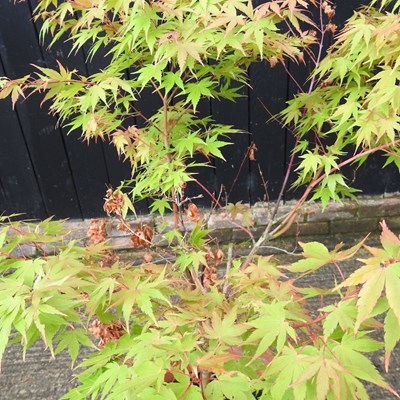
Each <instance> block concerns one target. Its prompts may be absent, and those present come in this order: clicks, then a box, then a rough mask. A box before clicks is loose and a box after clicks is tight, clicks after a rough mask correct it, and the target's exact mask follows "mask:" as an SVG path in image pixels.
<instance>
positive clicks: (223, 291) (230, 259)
mask: <svg viewBox="0 0 400 400" xmlns="http://www.w3.org/2000/svg"><path fill="white" fill-rule="evenodd" d="M232 255H233V243H229V247H228V259H227V261H226V271H225V282H224V286H223V288H222V293H223V294H226V292H227V290H228V286H229V283H228V281H227V279H226V277H227V275H228V273H229V271H230V269H231V267H232Z"/></svg>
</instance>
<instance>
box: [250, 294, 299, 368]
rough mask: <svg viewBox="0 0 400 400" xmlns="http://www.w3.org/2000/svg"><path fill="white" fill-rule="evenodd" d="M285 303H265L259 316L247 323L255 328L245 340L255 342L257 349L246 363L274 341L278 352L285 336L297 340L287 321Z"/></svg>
mask: <svg viewBox="0 0 400 400" xmlns="http://www.w3.org/2000/svg"><path fill="white" fill-rule="evenodd" d="M285 304H286V303H282V302H273V303H271V304H266V305H264V307H263V309H262V310H261V311H260V317H259V318H256V319H254V320H252V321H250V322H248V325H250V326H252V327H254V328H255V329H254V331H253V332H252V333H251V334H250V336H249V337H248V338H247V341H246V342H247V343H249V344H253V343H256V344H257V349H256V351H255V352H254V356H253V358H252V359H251V360H250V361H249V363H248V365H249V364H251V363H252V362H253V361H254V360H255V359H256V358H257V357H259V356H260V355H261V354H263V353H264V352H265V351H266V350H267V349H268V348H269V347H270V346H272V344H273V343H274V342H276V349H277V351H278V352H280V351H282V349H283V347H284V344H285V342H286V340H287V336H290V337H291V338H292V339H293V340H294V341H296V340H297V336H296V332H295V330H294V329H293V328H292V327H291V326H290V325H289V323H288V321H287V315H286V314H287V313H286V310H285V308H284V305H285Z"/></svg>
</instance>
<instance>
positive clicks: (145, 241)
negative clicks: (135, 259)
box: [131, 224, 153, 247]
mask: <svg viewBox="0 0 400 400" xmlns="http://www.w3.org/2000/svg"><path fill="white" fill-rule="evenodd" d="M152 240H153V229H152V228H151V227H150V226H149V225H147V224H144V225H143V226H142V227H139V226H137V227H136V228H135V230H134V233H133V235H132V236H131V241H132V244H133V247H150V246H151V241H152Z"/></svg>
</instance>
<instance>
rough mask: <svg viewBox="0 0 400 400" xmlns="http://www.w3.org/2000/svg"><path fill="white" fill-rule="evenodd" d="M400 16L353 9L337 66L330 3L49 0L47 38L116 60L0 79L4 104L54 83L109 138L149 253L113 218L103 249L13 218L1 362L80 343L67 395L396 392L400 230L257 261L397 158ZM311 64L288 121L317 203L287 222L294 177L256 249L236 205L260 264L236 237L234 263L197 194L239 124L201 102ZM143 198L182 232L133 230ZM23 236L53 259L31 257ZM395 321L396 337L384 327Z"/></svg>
mask: <svg viewBox="0 0 400 400" xmlns="http://www.w3.org/2000/svg"><path fill="white" fill-rule="evenodd" d="M310 7H316V9H317V11H318V13H319V15H320V23H319V24H316V23H315V22H313V20H312V19H311V18H310V16H309V14H310V13H309V11H308V8H310ZM385 7H386V8H385ZM399 9H400V2H399V1H393V2H391V1H389V0H384V1H381V2H378V1H373V2H372V4H371V5H370V6H369V7H366V8H363V9H361V10H360V11H357V12H356V13H355V14H354V15H353V17H352V18H351V19H350V20H349V21H348V22H347V24H346V26H345V28H344V29H343V30H342V31H341V32H340V33H339V35H337V37H336V40H335V43H334V44H333V46H331V48H330V49H329V51H328V53H327V55H326V57H324V58H323V57H322V50H323V43H324V37H325V35H327V34H328V33H329V32H330V31H334V30H335V27H334V24H333V22H332V18H333V16H334V9H333V8H332V6H331V5H330V4H328V2H322V1H319V2H317V1H309V2H307V1H304V0H280V1H270V2H265V3H262V4H261V5H259V6H257V7H255V6H253V4H252V2H251V1H244V0H228V1H222V0H159V1H132V0H69V1H59V0H40V1H39V3H38V6H37V8H36V11H35V13H36V14H35V15H36V16H35V18H36V19H37V20H39V21H41V23H42V30H41V35H42V38H43V39H44V38H45V37H47V36H48V35H50V36H51V37H52V42H55V41H57V40H62V38H64V37H68V38H69V39H70V40H71V42H72V51H76V50H78V49H80V48H81V47H82V46H84V45H89V46H90V52H89V57H91V56H93V55H94V54H96V52H97V51H99V49H100V48H106V49H107V51H108V56H109V57H110V62H109V64H108V66H107V67H106V68H104V69H103V70H101V71H100V72H97V73H95V74H92V75H90V76H88V77H84V76H81V75H80V74H78V73H77V71H69V70H67V69H66V68H65V67H63V66H62V65H61V64H59V66H58V69H57V70H54V69H50V68H43V67H37V68H36V72H35V73H33V74H32V75H28V76H25V77H22V78H20V79H16V80H9V79H7V78H2V79H1V80H0V88H1V90H0V98H5V97H7V96H11V98H12V101H13V104H14V105H15V104H17V102H18V99H19V97H21V96H22V97H25V96H27V95H30V94H31V93H35V92H46V94H45V96H44V100H46V101H49V102H50V104H51V105H50V110H51V112H52V113H54V114H55V115H57V116H58V117H59V119H60V123H61V124H64V125H66V126H68V127H69V128H70V129H71V130H72V131H73V130H77V131H79V132H81V133H82V136H83V137H84V138H85V139H86V140H88V141H89V140H90V139H95V140H96V139H104V138H105V137H108V138H110V139H111V140H112V142H113V143H114V145H115V147H116V150H117V152H118V153H119V154H120V155H121V156H122V157H124V158H125V159H126V160H128V161H129V162H130V164H131V166H132V179H131V180H130V181H128V182H124V183H122V184H121V187H120V188H118V189H116V190H113V189H109V190H108V191H107V196H106V202H105V206H104V209H105V211H106V212H107V213H108V215H113V216H116V217H117V218H119V219H120V224H119V229H120V230H123V231H126V232H129V234H131V235H132V236H131V238H132V244H133V246H135V247H140V248H148V249H149V251H148V252H147V253H146V254H145V255H144V259H143V260H140V262H139V263H138V265H132V263H126V262H122V261H121V260H119V258H118V256H117V255H116V254H114V253H113V252H112V249H111V248H110V247H109V246H108V245H107V244H106V243H104V241H105V239H106V237H105V236H106V235H105V223H104V222H98V221H94V222H93V224H92V226H91V228H90V230H89V233H88V234H89V237H90V243H81V242H79V241H74V240H71V239H69V238H68V232H67V231H66V230H65V228H63V226H62V224H61V223H60V222H57V221H51V220H46V221H43V222H40V223H38V224H32V223H24V222H15V221H13V220H12V219H8V218H6V217H1V218H0V223H1V228H0V290H1V293H2V296H1V297H0V355H2V354H3V353H4V350H5V348H6V346H7V345H8V344H10V343H14V342H20V343H21V344H22V346H23V350H24V352H25V351H26V350H27V349H28V348H29V347H30V346H31V345H32V344H33V343H34V342H35V341H36V340H38V339H40V338H41V339H42V340H43V341H44V342H45V344H46V345H47V347H48V349H49V350H50V352H51V353H52V354H53V355H56V354H58V353H59V352H61V351H63V350H65V349H67V350H68V352H69V354H70V356H71V360H72V363H75V361H76V360H77V358H78V355H79V354H80V350H81V347H82V346H88V347H92V348H93V349H94V350H95V351H94V352H93V353H92V354H91V355H90V356H88V358H87V359H85V360H84V361H83V362H82V363H81V364H80V366H81V367H82V372H81V373H80V374H79V375H78V380H79V385H78V386H77V387H76V388H75V389H72V390H71V391H70V392H69V393H67V394H66V395H65V396H64V398H65V399H74V400H79V399H87V398H91V399H105V398H107V399H116V400H117V399H133V398H135V399H136V398H137V399H152V400H153V399H171V400H177V399H188V400H198V399H200V400H205V399H208V400H213V399H215V400H219V399H231V400H234V399H235V400H242V399H244V400H247V399H265V400H267V399H273V400H279V399H285V400H289V399H295V400H300V399H318V400H319V399H321V400H322V399H329V400H331V399H352V398H357V399H368V394H367V392H366V389H365V387H364V383H363V382H371V383H374V384H375V385H378V386H380V387H383V388H385V389H387V390H388V391H390V392H391V393H393V394H394V395H397V393H396V392H395V391H394V390H393V389H392V388H391V387H390V386H389V385H388V384H387V383H386V382H385V381H384V379H383V378H382V377H381V375H380V374H379V372H378V371H377V369H376V368H375V366H374V365H373V364H372V362H371V361H370V360H369V359H368V357H367V356H366V355H365V354H367V353H370V352H375V351H377V350H379V349H381V348H382V347H383V348H384V351H385V368H386V370H387V369H388V368H389V363H390V355H391V353H392V351H393V349H394V347H395V346H396V344H397V342H398V341H399V339H400V307H399V302H398V299H397V295H398V293H399V290H400V239H399V238H398V237H397V236H396V235H395V234H393V233H392V232H391V231H390V230H389V228H388V227H387V226H386V224H385V223H384V222H382V224H381V227H382V234H381V238H380V240H381V245H382V246H381V248H372V247H369V246H365V245H364V243H363V242H361V243H359V244H357V245H356V246H354V247H352V248H347V249H344V248H343V247H342V245H338V246H337V247H336V248H335V249H333V250H331V251H330V250H329V249H327V248H326V247H325V246H324V245H322V244H320V243H317V242H311V243H304V244H301V246H302V248H303V256H302V258H301V259H300V260H299V261H296V262H294V263H291V264H289V265H280V264H279V262H277V261H276V260H275V259H274V258H272V257H262V256H259V255H258V252H259V250H260V246H261V245H262V244H263V243H264V242H265V241H266V240H269V239H272V238H274V237H276V236H278V235H279V234H281V233H282V232H284V231H285V230H286V229H287V228H288V227H289V226H290V224H291V223H292V222H293V221H294V219H295V217H296V213H297V211H298V209H299V208H300V206H301V205H302V204H303V203H304V202H305V201H306V200H307V199H308V198H309V197H311V196H312V198H313V199H320V200H321V202H322V204H323V205H326V204H327V202H328V201H329V200H331V199H333V200H340V199H341V198H342V197H346V196H352V195H353V192H354V189H352V188H350V187H349V185H348V182H347V180H346V178H345V175H344V174H343V172H342V169H343V167H344V166H346V165H348V164H351V163H356V164H361V163H362V162H364V161H365V159H366V158H367V157H368V156H369V155H370V154H373V153H375V152H378V151H383V152H385V155H386V157H387V163H395V164H396V165H397V166H399V162H398V160H399V155H400V152H399V146H398V144H399V142H400V139H399V138H398V132H399V126H400V125H399V124H400V119H399V118H400V117H399V108H400V102H399V99H400V91H399V80H400V76H399V68H398V67H399V65H400V61H399V60H400V57H399V56H400V30H399V26H400V17H399V14H398V11H399ZM315 44H317V45H318V46H317V47H318V52H317V54H316V55H314V53H313V50H314V47H315V46H314V47H313V45H315ZM305 57H310V58H311V59H312V60H314V62H315V70H314V72H313V74H312V76H311V77H310V87H309V90H308V91H305V93H301V94H299V95H297V96H295V98H294V99H293V100H291V101H290V102H289V104H288V106H287V108H286V109H285V110H283V111H282V113H281V118H282V120H283V123H284V124H286V125H291V126H292V127H293V131H294V133H295V146H294V149H293V152H292V158H291V160H290V163H289V168H288V172H287V175H286V176H287V177H288V176H289V173H290V170H291V169H292V168H293V166H294V164H295V158H296V157H299V160H300V161H299V163H298V166H297V171H298V180H297V182H296V184H298V185H305V191H304V194H303V195H302V197H301V198H300V199H299V200H298V202H297V203H296V205H295V206H294V207H293V209H292V210H291V211H290V212H289V214H288V215H287V216H285V217H284V218H283V219H278V218H277V210H278V208H279V203H280V200H281V198H282V193H283V192H284V191H285V189H286V180H285V184H284V185H283V187H282V191H281V195H280V197H279V199H278V202H277V204H276V207H275V209H274V211H273V212H272V215H271V220H270V222H269V223H268V226H267V227H266V230H265V232H264V233H263V234H262V235H261V237H260V239H259V240H258V241H255V240H254V238H253V236H252V234H251V229H250V227H251V225H252V221H251V219H250V218H246V206H245V205H243V204H241V203H237V204H236V205H232V204H231V205H227V206H226V207H225V211H226V212H227V213H228V214H230V215H231V216H233V218H234V217H235V215H237V214H241V215H243V216H244V218H243V224H241V225H240V226H241V228H242V229H243V230H244V231H245V232H247V233H249V236H250V238H251V240H252V241H253V246H252V249H251V251H250V254H249V255H248V256H246V257H243V258H240V257H238V258H233V256H232V245H230V247H229V248H228V251H227V253H226V254H225V251H223V250H222V249H221V248H219V247H218V245H217V244H216V243H215V242H213V241H211V240H210V239H209V237H208V234H209V232H208V231H207V230H206V229H205V225H206V219H205V217H204V216H201V215H200V213H199V210H198V209H197V207H196V205H195V204H194V202H193V200H194V199H190V198H186V197H185V193H184V192H185V187H186V182H188V181H190V180H193V179H194V176H193V170H192V167H194V166H196V165H198V164H199V163H198V162H195V161H193V155H194V154H196V153H201V154H203V155H205V156H206V158H210V157H219V158H223V152H222V150H223V147H224V146H225V145H227V144H228V141H227V137H228V136H229V135H230V134H234V133H235V132H237V130H236V129H235V128H234V127H232V126H226V125H221V124H218V123H216V122H214V121H212V119H211V118H210V117H200V116H199V115H198V113H197V112H196V109H197V107H198V104H199V101H200V100H201V99H203V98H208V99H209V98H217V99H220V98H224V99H229V100H234V99H235V98H236V97H237V96H238V85H237V84H241V85H246V84H248V81H247V69H248V67H249V66H250V65H251V64H252V63H254V62H257V61H259V60H267V62H269V63H270V65H271V66H272V67H273V66H275V65H276V64H278V63H279V64H282V65H285V62H286V61H287V60H291V61H295V62H302V61H303V59H304V58H305ZM144 90H151V91H153V92H154V93H155V95H156V96H157V97H158V99H159V102H160V107H159V109H158V110H157V112H155V114H154V115H152V116H151V117H146V116H144V115H143V113H142V112H141V110H140V109H139V108H138V106H137V104H138V99H139V98H140V96H141V95H142V93H143V91H144ZM134 118H139V119H140V118H141V119H142V120H143V127H141V128H139V127H138V126H136V125H135V124H133V122H132V121H134ZM143 198H148V199H150V200H151V202H152V211H153V212H154V213H159V214H161V215H163V214H164V212H165V211H166V210H171V209H172V211H173V212H174V216H175V226H174V229H170V230H168V229H165V231H164V232H162V236H163V239H165V241H166V242H167V244H168V245H167V247H166V248H161V247H159V246H157V245H156V244H155V243H154V241H153V235H154V233H153V231H152V228H151V227H150V226H147V225H142V226H137V227H135V228H133V227H132V226H131V225H130V224H129V222H128V221H126V215H127V213H128V211H129V210H131V211H134V202H135V201H137V200H140V199H143ZM215 200H216V203H217V204H219V202H218V200H217V199H215ZM186 206H187V207H186ZM184 207H186V216H187V218H188V219H189V220H190V221H191V222H192V223H193V227H192V229H189V228H188V227H187V226H186V225H185V222H184V219H183V208H184ZM26 245H32V246H34V247H35V248H36V250H37V251H38V252H39V253H40V256H38V257H34V258H29V257H26V256H24V255H23V254H22V255H21V253H20V252H18V250H20V249H21V248H22V249H23V248H24V246H26ZM362 246H364V247H365V249H367V250H368V252H369V253H370V254H371V255H370V257H369V258H367V259H365V260H362V262H363V266H361V268H359V269H357V270H356V271H355V272H352V273H350V272H348V271H342V268H341V263H342V262H343V261H344V260H347V259H349V258H351V257H353V256H354V255H355V254H356V253H357V252H358V251H359V250H360V248H361V247H362ZM154 257H157V259H154ZM327 265H334V266H335V267H336V268H337V270H338V280H339V281H340V283H338V284H336V285H333V286H334V287H333V288H331V289H321V288H315V287H301V285H300V282H299V280H300V278H302V277H303V276H304V275H306V274H310V273H315V272H316V271H318V270H320V269H322V268H324V267H326V266H327ZM222 267H226V271H225V273H224V274H222V275H221V273H220V272H221V271H220V270H221V268H222ZM318 300H319V301H320V305H319V306H317V307H316V306H315V304H316V302H318ZM381 321H383V322H381ZM381 328H383V330H384V337H383V343H380V342H379V341H377V340H376V339H374V338H373V333H374V332H376V331H378V330H379V329H381ZM92 336H94V337H96V338H97V339H99V340H100V341H99V342H98V343H94V342H93V340H92Z"/></svg>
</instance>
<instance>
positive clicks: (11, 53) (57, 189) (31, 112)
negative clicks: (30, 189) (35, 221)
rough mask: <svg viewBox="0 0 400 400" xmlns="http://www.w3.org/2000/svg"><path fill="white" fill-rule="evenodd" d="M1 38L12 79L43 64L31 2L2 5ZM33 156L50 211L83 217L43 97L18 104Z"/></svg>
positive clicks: (64, 155) (60, 138)
mask: <svg viewBox="0 0 400 400" xmlns="http://www.w3.org/2000/svg"><path fill="white" fill-rule="evenodd" d="M0 26H1V27H2V29H1V32H0V35H1V39H0V40H1V42H2V43H3V45H4V47H2V48H1V54H0V55H1V57H2V60H3V64H4V68H5V72H6V73H7V74H8V75H9V77H10V78H16V77H20V76H24V75H25V74H27V73H29V72H30V71H31V70H32V67H31V65H29V64H30V63H33V64H37V65H43V60H42V58H41V54H40V50H39V48H38V46H37V39H36V33H35V29H34V26H33V24H32V22H31V14H30V10H29V5H28V3H18V4H17V5H16V6H13V5H11V4H9V3H8V2H2V3H1V4H0ZM17 111H18V113H19V114H18V115H19V117H20V124H21V127H22V129H23V133H24V138H25V140H26V143H27V146H28V149H29V154H30V157H31V159H32V163H33V165H34V168H35V172H36V177H37V179H38V183H39V186H40V190H41V193H42V195H43V201H44V203H45V207H46V211H47V213H48V214H49V215H56V216H57V217H81V216H82V214H81V210H80V208H79V204H78V201H77V195H76V190H75V187H74V182H73V178H72V174H71V171H70V168H69V165H68V161H67V159H66V152H65V148H64V144H63V141H62V137H61V132H60V131H59V130H58V129H56V128H55V126H56V120H55V119H54V118H53V117H51V116H49V115H48V114H47V109H46V107H42V108H40V96H32V97H30V99H29V100H27V101H23V102H19V104H18V105H17Z"/></svg>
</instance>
